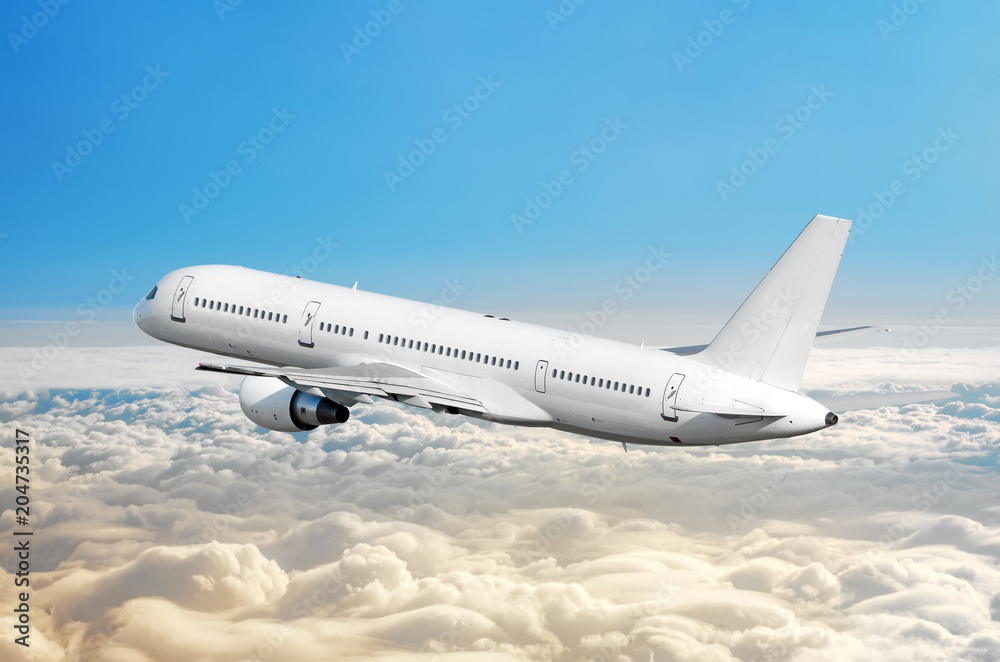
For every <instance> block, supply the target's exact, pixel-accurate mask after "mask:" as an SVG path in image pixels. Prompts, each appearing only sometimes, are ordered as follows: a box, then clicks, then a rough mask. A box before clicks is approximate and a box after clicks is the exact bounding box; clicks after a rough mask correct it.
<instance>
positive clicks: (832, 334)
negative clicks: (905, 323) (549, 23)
mask: <svg viewBox="0 0 1000 662" xmlns="http://www.w3.org/2000/svg"><path fill="white" fill-rule="evenodd" d="M883 331H884V332H886V333H888V332H889V329H887V328H885V327H884V326H852V327H851V328H849V329H834V330H832V331H820V332H819V333H817V334H816V339H815V340H813V344H814V345H820V344H823V343H827V342H832V341H834V340H840V339H841V338H847V337H850V336H861V335H866V334H869V333H881V332H883ZM706 347H708V345H687V346H685V347H653V349H659V350H662V351H664V352H670V353H671V354H677V355H678V356H689V355H691V354H697V353H698V352H700V351H701V350H703V349H705V348H706Z"/></svg>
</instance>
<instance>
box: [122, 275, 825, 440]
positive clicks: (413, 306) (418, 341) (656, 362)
mask: <svg viewBox="0 0 1000 662" xmlns="http://www.w3.org/2000/svg"><path fill="white" fill-rule="evenodd" d="M154 292H155V295H154V296H153V297H152V298H149V297H147V298H146V299H143V300H142V301H140V302H139V304H138V305H137V306H136V308H135V311H134V319H135V322H136V324H137V325H138V326H139V328H140V329H141V330H142V331H144V332H145V333H147V334H149V335H150V336H152V337H154V338H158V339H160V340H162V341H165V342H168V343H172V344H175V345H180V346H184V347H190V348H193V349H198V350H203V351H206V352H212V353H215V354H219V355H222V356H227V357H231V358H234V359H243V360H244V361H248V362H253V363H257V364H264V365H268V366H281V367H288V366H294V367H296V368H300V369H309V370H322V369H331V368H340V367H345V366H358V365H363V364H366V363H369V362H377V363H379V364H380V365H384V364H391V365H393V366H401V367H403V368H406V369H409V370H412V371H414V372H419V373H421V374H423V375H426V376H427V377H429V378H432V379H434V380H437V381H438V382H441V383H443V384H447V385H448V386H450V387H452V388H454V389H455V390H456V391H460V392H462V393H464V394H467V395H468V396H470V397H471V398H475V399H477V400H478V401H480V402H481V403H482V405H483V407H484V408H485V410H486V411H485V413H484V412H482V411H480V412H470V411H463V410H462V409H461V408H460V407H459V408H442V407H438V406H435V407H434V409H436V410H438V411H450V412H452V413H463V414H468V415H471V416H475V417H477V418H481V419H483V420H488V421H495V422H499V423H506V424H512V425H528V426H547V427H551V428H556V429H559V430H564V431H567V432H571V433H576V434H581V435H587V436H592V437H600V438H604V439H611V440H615V441H622V442H628V443H640V444H654V445H679V444H683V445H716V444H730V443H737V442H744V441H754V440H761V439H773V438H780V437H792V436H796V435H801V434H806V433H809V432H813V431H816V430H820V429H823V428H826V427H828V426H829V425H831V424H832V422H836V417H835V416H834V417H833V418H832V419H831V418H830V417H831V416H833V415H832V414H831V413H830V412H828V410H827V408H826V407H824V406H822V405H820V404H819V403H817V402H815V401H814V400H812V399H810V398H808V397H806V396H803V395H800V394H797V393H795V392H793V391H790V390H786V389H784V388H778V387H776V386H772V385H769V384H767V383H764V382H762V381H752V380H751V379H747V378H743V377H740V376H738V375H734V374H730V373H728V372H725V371H722V370H720V369H718V368H716V367H713V366H711V365H707V364H705V363H703V362H699V361H697V360H694V359H692V358H688V357H685V356H679V355H676V354H672V353H670V352H666V351H662V350H659V349H655V348H649V347H640V346H636V345H630V344H627V343H623V342H618V341H613V340H605V339H601V338H596V337H590V336H581V335H578V334H575V333H571V332H567V331H560V330H557V329H551V328H546V327H543V326H538V325H534V324H526V323H522V322H516V321H508V320H506V319H498V318H495V317H492V316H484V315H482V314H476V313H472V312H467V311H463V310H456V309H451V308H445V307H442V306H436V305H431V304H427V303H420V302H416V301H410V300H406V299H400V298H395V297H390V296H383V295H379V294H373V293H370V292H363V291H359V290H357V289H351V288H345V287H340V286H336V285H330V284H326V283H320V282H316V281H311V280H306V279H302V278H295V277H290V276H284V275H278V274H273V273H267V272H262V271H256V270H252V269H246V268H243V267H235V266H224V265H206V266H195V267H189V268H185V269H179V270H177V271H174V272H172V273H170V274H168V275H166V276H164V277H163V278H162V279H161V280H160V281H159V282H158V283H157V286H156V289H155V290H154ZM484 357H486V358H485V359H484ZM508 366H509V367H508ZM755 412H758V413H759V414H760V415H759V416H756V415H754V413H755ZM831 421H832V422H831Z"/></svg>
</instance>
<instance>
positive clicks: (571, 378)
mask: <svg viewBox="0 0 1000 662" xmlns="http://www.w3.org/2000/svg"><path fill="white" fill-rule="evenodd" d="M569 380H570V381H573V373H572V372H571V373H569Z"/></svg>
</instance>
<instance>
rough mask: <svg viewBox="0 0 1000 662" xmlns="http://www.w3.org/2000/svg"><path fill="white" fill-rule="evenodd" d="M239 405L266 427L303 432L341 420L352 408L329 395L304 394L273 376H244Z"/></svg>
mask: <svg viewBox="0 0 1000 662" xmlns="http://www.w3.org/2000/svg"><path fill="white" fill-rule="evenodd" d="M240 407H241V408H242V409H243V413H244V414H246V416H247V418H249V419H250V420H251V421H253V422H254V423H256V424H257V425H259V426H261V427H262V428H267V429H268V430H277V431H278V432H302V431H304V430H315V429H316V428H317V427H319V426H320V425H327V424H330V423H343V422H344V421H346V420H347V419H348V417H349V416H350V415H351V410H349V409H348V408H347V407H345V406H343V405H339V404H337V403H336V402H334V401H333V400H330V399H329V398H324V397H321V396H318V395H313V394H312V393H303V392H302V391H299V390H298V389H295V388H292V387H291V386H289V385H287V384H285V383H284V382H283V381H281V380H280V379H277V378H275V377H246V378H245V379H244V380H243V384H241V385H240Z"/></svg>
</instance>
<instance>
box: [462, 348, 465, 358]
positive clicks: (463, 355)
mask: <svg viewBox="0 0 1000 662" xmlns="http://www.w3.org/2000/svg"><path fill="white" fill-rule="evenodd" d="M462 358H463V359H464V358H465V350H464V349H463V350H462Z"/></svg>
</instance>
